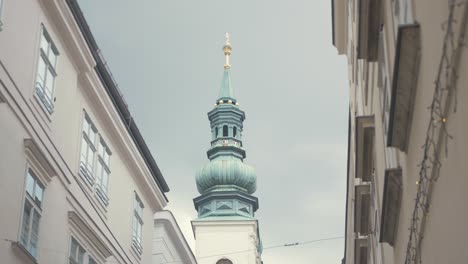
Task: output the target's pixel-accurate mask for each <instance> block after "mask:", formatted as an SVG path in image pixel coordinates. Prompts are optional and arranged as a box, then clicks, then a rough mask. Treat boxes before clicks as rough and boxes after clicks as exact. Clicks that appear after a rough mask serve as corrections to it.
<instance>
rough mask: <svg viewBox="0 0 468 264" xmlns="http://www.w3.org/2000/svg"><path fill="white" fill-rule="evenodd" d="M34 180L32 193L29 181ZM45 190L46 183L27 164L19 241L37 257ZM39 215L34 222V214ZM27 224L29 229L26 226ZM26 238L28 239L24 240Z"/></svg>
mask: <svg viewBox="0 0 468 264" xmlns="http://www.w3.org/2000/svg"><path fill="white" fill-rule="evenodd" d="M30 180H32V181H33V182H32V191H31V192H32V193H30V191H29V190H28V189H29V181H30ZM37 187H40V188H41V198H40V201H39V202H38V201H37V200H36V197H37V196H36V194H37V193H36V188H37ZM44 192H45V185H44V184H43V183H42V182H41V180H40V179H39V177H38V176H37V174H36V173H35V172H34V170H33V169H32V168H31V167H30V166H27V169H26V177H25V183H24V200H23V203H22V204H23V207H22V208H23V210H22V215H21V222H20V232H19V239H18V242H19V243H20V244H21V246H23V247H24V249H26V251H27V252H28V253H29V254H30V255H31V256H32V257H34V258H37V253H38V248H39V247H38V245H39V232H40V222H41V217H42V205H43V201H44ZM27 204H28V205H29V211H30V213H29V215H28V216H27V217H28V219H27V220H26V221H25V217H26V213H25V212H26V205H27ZM35 215H37V216H38V218H37V224H34V216H35ZM25 225H26V226H27V229H25V228H26V226H25ZM34 226H36V227H35V228H36V230H35V233H36V241H35V248H32V236H33V232H34V231H33V229H34ZM24 232H27V234H26V235H25V236H26V238H25V239H24V237H23V236H24ZM24 240H26V241H24Z"/></svg>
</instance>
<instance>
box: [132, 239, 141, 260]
mask: <svg viewBox="0 0 468 264" xmlns="http://www.w3.org/2000/svg"><path fill="white" fill-rule="evenodd" d="M136 243H137V242H136V241H135V240H134V239H132V246H131V248H132V249H131V251H132V255H133V256H135V258H136V259H138V260H140V261H141V255H142V254H143V248H141V247H139V246H137V245H136Z"/></svg>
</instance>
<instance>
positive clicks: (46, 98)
mask: <svg viewBox="0 0 468 264" xmlns="http://www.w3.org/2000/svg"><path fill="white" fill-rule="evenodd" d="M0 1H2V0H0ZM44 43H46V44H47V51H44V49H43V48H44V47H43V44H44ZM51 54H53V55H51ZM59 55H60V53H59V51H58V49H57V47H56V46H55V44H54V41H53V40H52V37H51V36H50V34H49V32H48V31H47V29H46V28H45V26H44V24H42V27H41V34H40V40H39V56H38V61H37V65H36V80H35V85H34V86H35V94H36V95H37V97H39V100H40V101H41V103H42V104H43V106H44V108H45V109H46V110H47V112H48V113H49V114H52V113H53V112H54V101H55V80H56V78H57V62H58V57H59ZM52 56H53V57H52ZM52 58H53V59H54V61H53V62H52V61H51V59H52ZM41 65H43V66H42V67H43V69H41ZM41 70H42V71H43V72H42V75H43V76H42V75H41ZM48 78H52V81H51V82H50V83H49V84H48V82H49V80H48ZM48 85H50V86H52V87H49V88H50V90H49V89H48V88H47V87H48ZM48 94H49V95H48Z"/></svg>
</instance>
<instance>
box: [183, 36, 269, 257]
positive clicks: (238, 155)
mask: <svg viewBox="0 0 468 264" xmlns="http://www.w3.org/2000/svg"><path fill="white" fill-rule="evenodd" d="M231 50H232V48H231V44H230V42H229V35H228V34H227V33H226V44H225V45H224V46H223V51H224V55H225V57H226V63H225V64H224V75H223V80H222V82H221V87H220V91H219V98H218V99H217V100H216V104H215V105H214V108H213V110H211V111H210V112H208V119H209V120H210V124H211V135H212V140H211V148H210V149H209V150H208V151H207V156H208V159H209V160H210V161H209V162H208V163H207V164H206V165H205V166H204V167H202V168H201V169H200V170H199V171H198V172H197V174H196V182H197V188H198V191H199V192H200V196H198V197H196V198H195V199H193V202H194V205H195V209H196V210H197V211H198V217H197V218H196V219H195V220H193V221H192V228H193V232H194V235H195V240H196V256H197V261H198V263H199V264H260V263H261V256H260V255H261V251H262V245H261V241H260V236H259V227H258V221H257V219H255V211H257V209H258V199H257V197H255V196H252V194H253V193H254V192H255V190H256V175H255V170H254V168H253V167H252V166H249V165H247V164H245V163H244V159H245V157H246V153H245V150H244V146H243V145H242V133H243V131H244V127H243V122H244V120H245V113H244V111H242V110H241V109H240V108H239V103H238V102H237V99H236V98H235V96H234V90H233V87H232V85H231V65H230V62H229V57H230V55H231Z"/></svg>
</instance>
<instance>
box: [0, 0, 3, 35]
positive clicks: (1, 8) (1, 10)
mask: <svg viewBox="0 0 468 264" xmlns="http://www.w3.org/2000/svg"><path fill="white" fill-rule="evenodd" d="M2 14H3V0H0V31H2V26H3V22H2Z"/></svg>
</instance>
